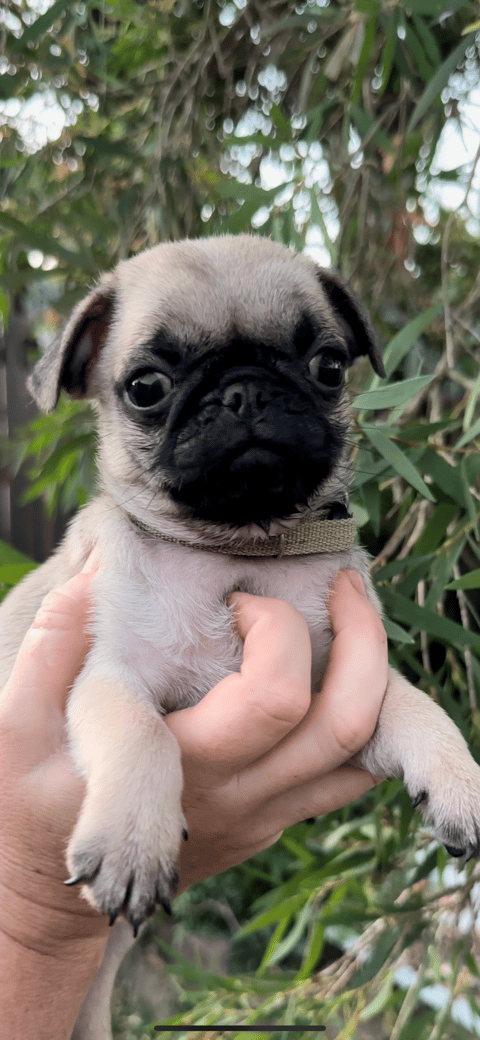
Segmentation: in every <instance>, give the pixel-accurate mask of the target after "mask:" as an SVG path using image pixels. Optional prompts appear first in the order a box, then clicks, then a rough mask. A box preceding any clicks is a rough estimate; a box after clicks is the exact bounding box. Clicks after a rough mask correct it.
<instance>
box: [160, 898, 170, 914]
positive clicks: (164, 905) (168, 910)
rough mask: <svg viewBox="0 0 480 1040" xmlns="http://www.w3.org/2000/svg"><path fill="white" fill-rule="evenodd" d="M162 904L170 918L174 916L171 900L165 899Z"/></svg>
mask: <svg viewBox="0 0 480 1040" xmlns="http://www.w3.org/2000/svg"><path fill="white" fill-rule="evenodd" d="M160 903H161V904H162V906H163V909H164V910H165V913H166V914H168V916H169V917H171V916H172V905H171V903H170V900H169V899H166V898H165V899H161V900H160Z"/></svg>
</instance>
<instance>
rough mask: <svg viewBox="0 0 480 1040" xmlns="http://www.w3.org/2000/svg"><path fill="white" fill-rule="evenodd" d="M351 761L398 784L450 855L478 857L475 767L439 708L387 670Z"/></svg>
mask: <svg viewBox="0 0 480 1040" xmlns="http://www.w3.org/2000/svg"><path fill="white" fill-rule="evenodd" d="M355 762H357V763H358V764H359V765H361V766H363V768H364V769H368V770H369V772H371V773H373V775H375V776H384V777H400V778H401V779H403V780H404V782H405V784H406V787H407V789H408V792H409V794H410V795H411V797H412V800H413V802H414V804H415V805H419V806H420V809H421V812H422V814H423V817H424V819H425V821H426V822H427V823H429V824H430V825H431V826H433V828H434V831H435V835H436V837H437V838H438V840H439V841H441V842H442V843H443V844H444V845H445V846H446V848H447V849H448V851H449V852H450V853H451V854H452V855H453V856H461V855H463V853H466V854H467V856H469V857H470V856H475V855H478V853H479V851H480V768H479V767H478V766H477V764H476V763H475V761H474V760H473V758H472V756H471V754H470V752H469V750H468V747H467V745H466V743H465V741H464V739H463V737H462V735H461V733H460V731H459V730H458V729H457V727H456V726H455V724H454V723H453V722H452V720H451V719H450V718H449V716H448V715H447V714H446V712H444V711H443V708H440V707H439V705H438V704H436V703H435V701H432V700H431V698H430V697H428V696H427V695H426V694H425V693H422V692H421V691H420V690H417V689H415V687H414V686H411V684H410V683H409V682H407V680H406V679H404V678H403V677H402V676H401V675H399V674H398V673H397V672H395V671H394V670H393V669H390V678H389V684H388V688H387V692H386V695H385V700H384V702H383V706H382V710H381V713H380V718H379V720H378V724H377V728H376V730H375V733H374V734H373V737H372V738H371V740H369V742H368V744H367V745H366V747H365V748H364V749H363V751H361V752H360V753H359V754H358V755H356V756H355Z"/></svg>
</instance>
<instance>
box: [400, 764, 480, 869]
mask: <svg viewBox="0 0 480 1040" xmlns="http://www.w3.org/2000/svg"><path fill="white" fill-rule="evenodd" d="M457 750H458V749H457ZM405 782H406V785H407V788H408V791H409V794H410V796H411V798H412V802H413V804H414V806H415V807H417V806H418V808H419V809H420V811H421V813H422V816H423V818H424V820H425V822H426V823H427V824H429V825H430V826H431V827H432V828H433V830H434V832H435V836H436V838H437V839H438V841H440V842H441V843H442V845H444V846H445V848H446V850H447V852H449V853H450V855H451V856H466V858H467V860H468V859H472V857H473V856H478V855H479V853H480V768H479V767H478V766H477V764H476V762H475V761H474V760H473V758H472V757H471V755H470V753H469V752H468V750H467V749H466V748H465V750H463V749H462V752H461V754H460V755H456V756H454V755H451V756H450V755H449V754H448V753H447V752H445V750H443V753H442V754H441V755H438V757H436V758H434V759H430V763H429V761H428V757H427V759H426V760H425V761H424V762H423V763H422V764H417V765H416V768H415V769H412V770H411V772H410V774H409V775H407V774H406V775H405Z"/></svg>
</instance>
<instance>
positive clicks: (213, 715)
mask: <svg viewBox="0 0 480 1040" xmlns="http://www.w3.org/2000/svg"><path fill="white" fill-rule="evenodd" d="M236 626H237V631H238V632H239V634H241V635H242V636H243V637H244V640H245V643H244V654H243V662H242V667H241V672H240V673H235V674H234V675H229V676H227V678H226V679H223V680H222V681H221V682H220V683H218V685H217V686H215V687H214V688H213V689H212V690H210V692H209V693H208V694H207V696H206V697H204V698H203V700H202V701H200V702H199V704H196V705H195V706H194V707H192V708H185V709H184V710H183V711H179V712H173V713H172V714H171V715H168V716H166V722H167V725H169V726H170V729H171V730H172V732H173V733H174V734H175V736H176V737H177V739H178V741H179V744H180V747H181V748H182V750H183V752H184V759H185V763H186V765H187V767H190V768H195V767H196V766H198V767H199V770H198V771H199V778H200V782H201V778H202V777H203V779H204V781H205V783H206V784H208V774H209V775H210V776H211V775H212V774H215V775H216V776H225V777H229V776H232V775H233V774H234V773H235V772H237V771H238V770H239V769H242V768H244V766H246V765H248V763H250V762H253V761H255V760H256V759H257V758H259V757H260V756H262V755H264V754H265V753H266V752H267V751H269V750H270V748H272V747H274V746H275V745H276V744H277V743H278V741H279V740H281V739H282V738H283V737H284V736H285V734H286V733H289V732H290V731H291V730H292V729H293V728H294V727H295V726H296V725H297V724H298V722H299V721H300V719H302V718H303V716H304V715H305V713H306V711H307V710H308V707H309V704H310V675H311V647H310V637H309V634H308V629H307V626H306V623H305V621H304V619H303V618H302V617H301V615H300V614H299V613H298V612H297V611H296V610H294V608H293V607H291V606H290V604H288V603H284V602H283V601H280V600H269V599H264V598H263V597H257V596H249V595H246V594H242V595H241V596H238V597H236Z"/></svg>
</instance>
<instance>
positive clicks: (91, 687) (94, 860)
mask: <svg viewBox="0 0 480 1040" xmlns="http://www.w3.org/2000/svg"><path fill="white" fill-rule="evenodd" d="M67 716H68V722H69V730H70V736H71V742H72V753H73V756H74V759H75V762H76V764H77V767H78V768H79V770H80V771H81V773H82V774H83V775H84V776H85V778H86V780H87V793H86V796H85V800H84V803H83V806H82V809H81V812H80V816H79V819H78V822H77V825H76V827H75V830H74V832H73V835H72V837H71V839H70V842H69V845H68V850H67V864H68V868H69V870H70V872H71V874H72V879H71V884H75V883H79V882H86V883H87V885H88V888H85V889H83V894H84V895H85V896H86V898H87V899H88V900H89V902H91V903H92V905H93V906H95V907H96V908H97V909H98V910H100V911H101V912H102V913H104V914H108V916H109V918H110V920H111V921H113V920H115V918H116V917H117V915H118V914H123V915H124V916H125V917H126V919H127V920H128V921H129V922H130V924H131V925H132V926H133V929H134V932H135V933H136V931H137V929H138V927H139V926H140V925H141V924H142V923H143V922H144V921H145V920H146V919H147V917H149V916H150V915H151V914H152V913H153V911H154V910H155V907H156V905H157V904H158V903H161V904H162V905H163V906H164V907H165V909H167V910H169V909H170V899H171V897H172V895H173V894H174V891H175V885H176V871H175V864H176V860H177V856H178V850H179V846H180V842H181V838H182V831H184V830H185V819H184V816H183V813H182V809H181V793H182V771H181V765H180V750H179V747H178V744H177V742H176V740H175V738H174V737H173V736H172V734H171V733H170V730H169V729H168V728H167V726H166V725H165V723H164V721H163V719H162V718H161V716H160V715H159V714H158V713H157V712H156V711H155V710H154V708H153V707H152V706H151V705H150V704H148V703H146V702H145V700H143V699H142V698H140V697H139V696H137V695H136V694H135V693H134V692H133V691H132V690H130V689H128V688H127V687H126V686H123V687H122V686H120V684H117V683H115V684H113V683H111V682H109V681H108V680H105V679H103V678H95V676H94V675H93V674H92V671H91V670H89V673H88V675H81V676H80V678H79V680H77V683H76V684H75V686H74V687H73V690H72V693H71V695H70V699H69V703H68V709H67Z"/></svg>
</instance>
